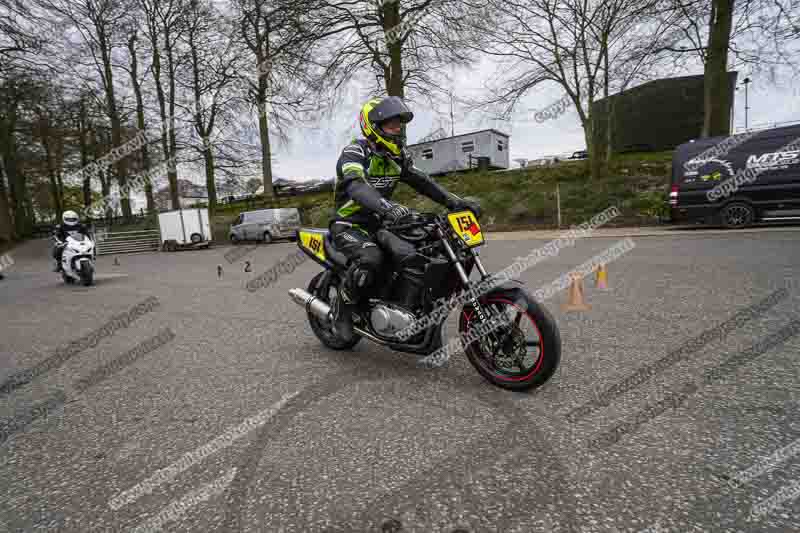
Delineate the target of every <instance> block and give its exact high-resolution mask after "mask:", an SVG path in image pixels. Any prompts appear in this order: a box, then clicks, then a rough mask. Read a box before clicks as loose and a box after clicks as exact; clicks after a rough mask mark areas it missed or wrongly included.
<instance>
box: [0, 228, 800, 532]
mask: <svg viewBox="0 0 800 533" xmlns="http://www.w3.org/2000/svg"><path fill="white" fill-rule="evenodd" d="M620 238H621V237H609V238H592V239H585V240H582V241H577V242H576V244H575V246H574V247H571V248H567V249H564V250H562V251H561V252H560V254H559V255H558V256H557V257H554V258H550V259H547V260H546V261H543V262H542V263H540V264H539V265H537V266H535V267H533V268H532V269H531V270H528V271H526V272H525V273H523V275H522V279H523V281H525V282H526V284H527V286H528V287H529V289H530V290H531V291H534V290H535V289H537V288H539V287H541V286H543V285H545V284H548V283H550V282H551V281H553V280H555V279H556V278H558V277H559V276H560V275H562V274H564V273H565V272H567V271H568V270H569V269H571V268H574V267H576V266H578V265H579V264H581V263H583V262H584V261H586V260H588V259H589V258H591V257H592V256H593V255H595V254H598V253H600V252H602V251H604V250H605V249H607V248H608V247H609V246H611V245H612V244H614V243H615V242H618V241H619V240H620ZM633 239H634V242H635V244H636V247H635V248H634V249H633V250H631V251H630V252H628V253H627V254H626V255H624V256H623V257H621V258H619V259H618V260H617V261H615V262H614V263H612V264H610V265H609V266H608V283H609V286H610V290H607V291H600V290H597V289H595V288H593V284H592V282H591V280H587V282H586V284H585V297H586V299H587V301H588V303H589V304H590V305H591V309H590V310H588V311H585V312H582V313H564V312H562V310H561V308H560V305H561V303H562V302H563V301H564V300H565V297H566V294H565V292H562V293H560V294H558V295H557V296H556V297H555V298H553V299H552V300H549V301H547V302H545V305H546V306H547V307H548V309H549V310H550V311H551V312H552V314H553V315H554V316H555V318H556V320H557V322H558V326H559V328H560V331H561V337H562V362H561V366H560V368H559V370H558V371H557V373H556V374H555V375H554V377H553V378H552V379H551V380H550V381H549V382H548V383H546V384H545V385H544V386H543V387H541V388H539V389H537V390H535V391H534V392H531V393H511V392H508V391H504V390H502V389H499V388H496V387H493V386H492V385H490V384H488V383H486V382H485V381H484V380H483V379H482V378H481V377H480V376H479V375H478V373H477V372H476V371H475V370H474V369H473V368H472V367H471V366H470V364H469V362H468V361H467V360H466V358H465V357H463V356H460V357H456V358H454V359H452V360H451V361H450V363H449V364H448V365H447V366H446V367H444V368H440V369H433V370H427V369H420V368H417V366H416V364H415V363H416V361H415V358H414V357H413V356H409V355H404V354H399V353H395V352H392V351H390V350H388V349H385V348H383V347H379V346H376V345H374V344H372V343H370V342H368V341H365V340H362V342H361V343H360V344H358V345H357V346H356V347H355V348H354V349H353V350H352V351H350V352H335V351H332V350H328V349H326V348H324V347H323V346H322V345H321V343H320V342H319V341H318V340H317V339H316V337H314V335H313V333H312V331H311V329H310V327H309V326H308V323H307V320H306V317H305V313H304V311H303V310H302V309H301V308H300V307H298V306H297V305H296V304H294V303H293V302H292V301H291V300H290V298H289V297H288V295H287V291H288V290H289V289H290V288H292V287H303V288H305V287H306V286H307V284H308V282H309V281H310V279H311V277H312V276H313V275H314V274H315V273H316V272H318V271H319V270H320V269H319V267H318V266H316V264H314V263H312V262H311V261H308V262H306V263H304V264H302V265H300V266H299V267H297V269H296V270H294V271H293V272H291V273H284V274H281V277H280V278H279V279H278V280H277V281H276V282H275V283H274V284H272V285H271V286H269V287H267V288H263V289H259V290H257V291H255V292H249V291H247V290H246V289H245V283H246V282H247V281H248V280H250V279H252V278H253V277H255V276H257V275H259V274H260V273H262V272H263V271H264V270H266V269H268V268H270V267H271V266H273V265H274V264H275V263H276V262H277V261H279V260H281V259H284V258H285V257H286V256H287V255H289V254H290V253H293V252H294V251H295V250H296V247H295V245H294V244H291V243H275V244H272V245H267V246H259V247H257V248H256V249H255V250H254V251H253V252H252V253H251V254H250V255H248V256H247V257H245V258H242V259H241V260H239V261H238V262H237V263H236V264H233V265H231V264H228V263H227V262H226V260H225V259H224V257H223V256H224V254H225V252H226V251H228V250H229V248H227V247H214V248H211V249H209V250H200V251H186V252H176V253H147V254H131V255H120V256H117V259H118V261H119V265H118V266H117V265H114V258H113V257H101V258H100V260H99V263H98V267H97V284H96V286H93V287H81V286H67V285H64V284H63V282H62V281H61V279H60V276H59V275H57V274H54V273H52V272H49V270H50V268H51V261H50V260H49V255H48V253H49V251H48V250H47V243H46V241H37V242H32V243H28V244H26V245H24V246H22V247H19V248H17V249H15V250H13V251H12V255H13V257H14V260H15V264H14V265H12V266H11V267H9V268H8V269H7V270H6V271H4V274H5V275H6V277H5V279H4V280H3V281H0V381H2V382H3V383H4V384H6V389H2V387H0V417H2V418H3V421H1V422H0V424H2V427H0V431H2V433H0V436H2V439H1V440H3V441H4V442H3V443H2V444H0V480H2V482H0V502H2V504H1V505H0V531H45V530H46V531H59V530H61V531H76V532H86V531H156V530H159V528H160V529H162V530H164V531H181V532H184V531H185V532H188V531H193V532H194V531H204V532H205V531H269V532H273V531H275V532H295V531H297V532H301V531H302V532H306V531H326V532H340V531H341V532H346V531H403V532H406V531H414V532H429V531H436V532H439V531H441V532H447V533H450V532H453V531H458V530H461V531H469V532H477V531H502V532H532V531H536V532H538V531H542V532H550V531H578V532H590V531H626V532H628V531H797V530H800V515H798V511H800V499H798V498H792V494H793V493H792V492H791V491H788V492H787V491H786V490H784V493H781V494H783V495H784V496H783V499H784V500H785V501H784V502H783V503H782V504H781V505H780V506H776V507H775V508H774V509H772V508H771V509H770V510H769V512H767V513H765V514H763V515H761V516H759V517H758V518H757V519H751V520H750V521H748V516H749V515H750V514H751V511H752V509H753V506H754V505H756V504H758V503H759V502H763V501H764V500H765V499H767V498H769V497H770V496H772V495H774V494H776V493H778V492H779V491H781V490H782V489H785V488H786V487H789V489H791V488H792V487H793V486H794V485H792V483H795V481H794V480H797V479H798V473H799V472H800V454H798V456H796V457H795V456H794V455H790V456H789V457H782V459H781V461H780V462H779V464H775V465H772V466H771V467H769V468H767V469H765V471H764V472H763V473H760V475H758V476H757V477H754V478H753V479H752V480H751V481H749V482H748V483H747V484H745V485H744V486H739V487H734V486H731V485H730V484H729V483H728V482H727V478H729V477H730V476H733V475H734V474H737V473H738V472H740V471H742V470H744V469H747V468H749V467H751V466H753V465H754V464H756V463H757V462H758V461H760V460H763V459H764V458H766V457H768V456H770V454H773V453H774V452H775V451H776V450H779V449H780V448H782V447H785V446H787V445H790V444H792V443H793V442H794V441H795V440H797V439H798V438H800V409H798V402H799V401H800V396H799V395H798V393H799V392H800V385H799V384H800V380H799V379H798V377H799V375H800V362H798V354H800V335H796V336H790V337H789V338H788V339H787V340H784V341H783V342H780V343H778V344H777V345H774V346H771V347H769V348H768V349H766V350H762V353H759V352H758V350H757V351H756V352H754V354H750V355H747V356H746V357H745V358H744V359H741V364H739V365H738V366H736V367H735V368H734V369H733V370H732V371H731V372H730V373H728V374H726V375H725V377H724V378H723V379H722V380H720V381H718V382H715V383H712V384H708V385H703V386H701V387H699V388H698V389H697V391H696V392H695V393H693V394H690V395H688V396H687V397H685V398H684V399H683V400H682V401H681V402H679V403H678V404H675V405H671V406H670V407H669V408H666V409H661V411H662V412H657V413H655V414H653V413H651V415H649V416H650V418H646V417H645V418H641V417H640V418H636V417H637V416H638V415H637V413H640V412H642V410H643V409H644V408H645V407H646V406H647V405H652V404H654V403H657V402H658V401H659V400H660V399H663V398H665V397H668V396H669V395H670V393H671V392H673V391H676V390H678V389H681V388H682V387H684V386H685V385H686V384H687V383H692V382H693V381H697V380H698V379H701V378H702V376H703V374H704V371H706V370H708V369H711V368H714V367H716V366H717V365H719V364H720V363H722V362H723V361H725V360H726V359H727V358H730V357H734V356H736V355H737V354H739V353H740V352H742V351H744V350H746V349H747V348H749V347H750V346H751V345H753V344H755V343H757V342H759V341H761V340H763V339H765V338H767V337H769V336H770V335H772V334H774V333H775V332H777V331H779V330H781V328H783V327H785V326H787V325H789V324H790V323H792V321H794V320H797V319H798V318H800V233H798V232H796V231H787V230H785V229H781V228H777V229H774V230H770V231H761V232H755V233H743V232H722V233H719V234H713V235H709V234H697V233H692V232H686V233H684V234H677V235H669V236H663V237H660V236H648V237H647V238H642V239H640V240H637V239H636V237H635V236H634V237H633ZM545 242H546V241H544V240H497V241H493V242H492V241H490V242H489V244H488V246H486V247H484V248H483V249H482V257H483V259H484V261H485V263H486V265H487V267H489V268H490V269H491V270H499V269H501V268H503V267H505V266H507V265H508V264H509V263H510V262H511V261H513V260H514V258H515V257H518V256H522V255H526V254H527V253H528V252H529V251H530V250H532V249H533V248H535V247H538V246H541V245H543V244H545ZM245 261H250V264H251V269H252V272H250V273H246V272H244V271H243V269H244V266H245ZM218 266H222V270H223V271H222V275H221V276H218V271H217V267H218ZM780 289H785V290H786V291H787V292H786V294H785V295H782V296H780V298H778V301H777V303H775V304H774V305H773V306H772V307H770V308H769V309H768V310H767V311H765V312H764V313H763V314H761V315H759V316H756V317H754V318H752V319H750V320H747V321H746V322H745V323H744V324H742V325H741V326H740V327H737V328H736V329H735V330H733V331H731V332H730V333H728V334H726V335H725V336H724V337H723V338H721V339H718V340H712V341H711V342H709V343H707V344H706V345H704V346H701V347H700V348H699V349H697V350H696V352H694V353H693V354H691V355H690V356H687V357H685V358H684V359H682V360H680V361H678V362H676V363H675V364H674V365H670V366H669V367H667V368H665V369H663V370H662V371H660V372H658V373H656V374H655V375H653V376H652V377H651V378H650V379H649V380H647V381H646V382H644V383H642V384H640V385H638V386H637V387H635V388H633V389H631V390H627V391H625V392H624V393H622V394H619V395H618V396H617V397H615V398H613V399H612V400H611V401H610V402H609V403H608V405H606V406H602V405H601V406H599V407H598V408H597V409H596V410H595V411H594V412H593V413H592V414H591V415H589V416H586V417H584V418H582V419H578V420H573V421H568V420H567V417H566V415H567V413H569V412H570V411H572V410H573V409H575V408H577V407H579V406H582V405H584V404H586V403H587V402H592V401H596V399H597V398H598V397H602V394H601V393H603V391H605V390H606V389H608V388H609V387H612V386H614V385H615V384H617V383H619V382H620V381H621V380H622V379H624V378H626V377H627V376H629V375H631V374H632V373H633V372H634V371H636V370H637V369H639V368H641V367H643V366H644V365H646V364H648V363H652V362H654V361H657V360H659V359H661V358H663V357H664V356H665V355H667V354H668V353H669V352H670V351H672V350H674V349H676V348H677V347H678V346H679V345H681V344H682V343H684V342H686V341H688V340H690V339H692V338H693V337H695V336H697V335H700V334H701V333H703V332H704V331H706V330H708V329H710V328H713V327H714V326H716V325H718V324H720V323H722V322H724V321H725V320H727V319H729V318H730V317H732V316H734V315H735V313H736V312H737V311H740V310H742V309H745V308H747V307H748V306H750V305H753V304H755V303H757V302H759V301H761V300H763V299H765V298H767V297H768V296H769V295H771V294H773V293H775V291H778V290H780ZM780 294H783V293H780ZM148 298H151V300H150V301H151V302H152V301H153V300H152V298H156V299H157V302H158V304H157V305H155V306H154V307H153V308H152V309H149V310H147V311H146V312H143V313H140V315H139V316H137V317H136V318H135V319H134V320H132V321H130V322H129V323H126V324H122V325H120V323H119V322H117V325H116V326H114V327H107V328H106V329H105V330H100V332H99V334H98V335H96V336H95V341H96V345H94V346H91V344H94V343H88V344H87V343H84V342H83V341H81V339H84V338H87V335H89V334H91V333H92V332H93V331H97V330H99V329H100V328H101V327H102V326H103V325H104V324H107V323H108V322H109V321H111V320H113V319H114V318H115V316H116V317H117V318H118V317H119V316H122V314H125V313H128V312H130V310H131V309H133V308H134V306H136V305H137V304H140V303H142V302H144V301H146V300H147V299H148ZM453 323H454V317H452V316H451V318H450V320H449V321H448V325H449V331H453V328H454V324H453ZM164 331H168V332H172V333H170V334H169V335H167V336H163V335H162V336H161V337H159V339H161V340H158V341H157V342H150V340H151V339H153V338H154V337H156V336H158V335H159V334H160V332H164ZM173 334H174V335H173ZM98 338H99V340H98ZM70 342H74V344H73V345H72V346H73V348H68V347H69V343H70ZM142 343H144V344H142ZM140 344H142V346H145V349H138V350H134V348H136V347H137V346H138V345H140ZM59 349H61V351H58V350H59ZM148 350H149V351H148ZM37 365H38V366H37ZM28 369H38V371H37V372H35V373H34V374H30V373H29V374H28V375H27V378H28V379H26V378H25V374H24V371H25V370H28ZM15 376H16V377H15ZM20 376H23V377H22V378H20ZM9 384H11V385H9ZM77 384H79V386H78V385H77ZM634 419H636V420H638V423H637V424H636V427H634V428H633V429H630V430H629V432H628V433H626V434H624V435H622V436H621V438H619V440H618V442H616V443H612V444H610V445H605V446H598V445H596V444H592V443H593V442H595V441H593V439H595V438H596V437H597V436H598V435H601V434H603V433H604V432H607V431H609V430H610V429H612V428H614V427H615V426H618V425H619V424H620V423H622V422H625V421H631V420H634ZM797 448H798V450H800V447H797ZM795 492H798V491H795ZM779 495H780V494H779ZM648 528H649V529H648Z"/></svg>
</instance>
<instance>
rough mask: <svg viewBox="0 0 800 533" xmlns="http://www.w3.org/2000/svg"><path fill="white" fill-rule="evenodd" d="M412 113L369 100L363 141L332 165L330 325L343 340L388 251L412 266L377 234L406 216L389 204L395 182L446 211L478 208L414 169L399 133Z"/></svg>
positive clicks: (403, 249)
mask: <svg viewBox="0 0 800 533" xmlns="http://www.w3.org/2000/svg"><path fill="white" fill-rule="evenodd" d="M413 118H414V114H413V113H412V112H411V111H410V110H409V108H408V107H407V106H406V104H405V103H404V102H403V100H402V99H400V98H399V97H397V96H388V97H385V98H373V99H371V100H370V101H369V102H367V103H366V104H364V106H363V107H362V108H361V112H360V115H359V122H360V125H361V133H362V135H363V136H364V138H363V139H356V140H354V142H353V143H351V144H350V145H349V146H347V147H345V148H344V150H342V153H341V155H340V157H339V160H338V162H337V163H336V182H335V186H334V202H335V206H336V214H335V216H334V217H333V218H332V219H331V222H330V225H329V229H330V233H331V239H332V240H333V243H334V245H335V246H336V248H337V249H338V250H340V251H341V252H342V253H343V254H344V255H345V256H347V258H348V263H349V267H348V270H347V274H346V275H345V279H344V283H343V287H341V289H342V290H341V291H340V293H341V298H337V299H336V302H335V304H334V306H333V307H334V309H333V326H334V329H335V331H336V333H337V335H339V336H341V337H342V338H345V339H351V338H352V336H353V320H352V312H353V310H354V309H355V307H356V305H357V304H358V302H359V300H360V297H361V296H362V295H363V294H365V293H366V291H367V290H369V289H370V288H371V287H372V285H373V284H374V283H375V281H376V279H377V274H378V270H379V269H380V268H381V266H382V265H383V263H384V261H385V259H386V256H385V253H384V252H388V255H389V258H390V259H392V260H393V261H394V262H395V264H396V265H398V266H399V267H400V268H403V267H413V266H414V260H415V255H416V250H415V248H414V246H413V245H412V244H411V243H409V242H407V241H404V240H403V239H400V238H399V237H397V236H396V235H394V234H393V233H391V232H389V231H387V230H385V229H382V225H383V224H384V223H389V224H394V223H397V221H398V220H400V219H402V218H403V217H404V216H406V215H408V214H409V209H408V208H407V207H406V206H404V205H402V204H399V203H395V202H391V201H390V199H391V197H392V193H393V192H394V189H395V186H396V184H397V182H398V181H401V182H404V183H406V184H408V185H410V186H411V187H412V188H414V189H415V190H416V191H417V192H419V193H420V194H423V195H424V196H427V197H428V198H430V199H431V200H433V201H434V202H436V203H438V204H441V205H444V206H445V207H446V208H447V209H449V210H451V211H460V210H471V211H472V212H473V213H474V214H475V216H476V217H479V216H480V214H481V211H480V207H479V206H478V205H477V204H475V203H474V202H469V201H467V200H464V199H462V198H459V197H458V196H456V195H454V194H452V193H450V192H448V191H447V190H445V189H444V187H442V186H441V185H439V184H438V183H436V182H435V181H433V180H432V179H431V178H430V177H429V176H428V175H427V174H425V173H423V172H422V171H421V170H419V169H418V168H416V167H415V166H414V163H413V161H412V159H411V156H410V154H409V153H408V151H407V150H406V147H405V137H404V134H403V129H404V126H405V125H406V124H408V123H409V122H411V120H412V119H413Z"/></svg>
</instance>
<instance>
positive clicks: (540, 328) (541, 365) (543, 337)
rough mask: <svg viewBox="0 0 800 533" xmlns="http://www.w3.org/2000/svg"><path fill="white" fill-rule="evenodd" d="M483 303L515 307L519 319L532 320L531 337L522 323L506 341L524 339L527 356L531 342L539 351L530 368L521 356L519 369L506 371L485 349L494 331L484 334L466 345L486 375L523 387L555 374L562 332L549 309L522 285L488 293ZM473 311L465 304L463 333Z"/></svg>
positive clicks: (508, 386) (501, 384)
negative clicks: (520, 287) (525, 364)
mask: <svg viewBox="0 0 800 533" xmlns="http://www.w3.org/2000/svg"><path fill="white" fill-rule="evenodd" d="M481 303H482V304H483V305H484V306H485V307H487V306H492V307H500V308H501V309H502V308H503V307H506V308H508V307H513V308H516V311H515V313H516V314H517V316H518V317H519V320H518V322H519V323H520V324H521V323H522V320H527V321H529V322H530V323H531V324H532V325H533V328H534V332H533V333H535V335H532V336H530V337H528V336H527V335H525V334H524V333H523V332H522V330H521V329H520V328H519V327H515V328H514V329H515V330H516V332H518V333H516V335H515V336H514V337H509V338H508V340H507V341H506V343H508V342H510V341H518V340H521V341H524V344H525V351H526V357H527V355H528V354H527V350H528V347H530V346H535V348H534V351H535V352H536V355H535V356H533V357H532V359H533V363H532V364H531V365H530V368H527V369H524V368H523V365H522V364H521V363H519V359H518V360H517V363H516V366H518V367H519V368H520V371H519V372H513V373H512V372H508V371H504V370H502V369H501V368H499V367H498V366H497V364H496V362H497V358H496V357H492V354H488V353H486V352H487V350H486V349H485V347H484V343H488V339H489V338H490V337H491V334H489V335H482V336H481V337H480V338H479V339H478V340H475V341H473V342H472V343H471V344H469V345H468V346H466V354H467V358H468V359H469V362H470V363H471V364H472V366H474V367H475V369H476V370H477V371H478V373H479V374H480V375H481V376H483V377H484V379H486V380H487V381H489V382H490V383H492V384H493V385H496V386H498V387H501V388H503V389H508V390H514V391H523V390H529V389H534V388H536V387H540V386H542V385H544V384H545V382H547V380H549V379H550V377H552V375H553V373H554V372H555V371H556V369H557V368H558V365H559V362H560V361H561V335H560V334H559V331H558V326H557V324H556V321H555V320H554V319H553V316H552V315H551V314H550V312H549V311H547V309H546V308H545V307H544V306H542V305H541V304H539V303H538V302H536V301H535V300H534V299H533V297H532V296H530V295H529V294H528V293H527V292H526V291H524V290H522V289H517V290H515V291H513V292H506V291H503V292H501V293H497V294H488V295H486V297H485V298H481ZM485 307H484V308H485ZM474 315H475V313H474V310H473V309H472V307H471V305H469V304H468V305H465V306H464V308H463V309H462V311H461V314H460V316H459V331H460V332H461V334H462V335H465V334H466V333H467V332H468V330H469V323H470V318H472V316H474ZM504 331H508V329H507V328H505V327H502V328H498V329H497V330H495V332H497V333H501V332H504ZM518 346H519V345H518ZM515 349H516V348H515ZM500 355H505V356H507V352H506V348H503V351H502V352H501V353H500ZM490 358H492V360H490Z"/></svg>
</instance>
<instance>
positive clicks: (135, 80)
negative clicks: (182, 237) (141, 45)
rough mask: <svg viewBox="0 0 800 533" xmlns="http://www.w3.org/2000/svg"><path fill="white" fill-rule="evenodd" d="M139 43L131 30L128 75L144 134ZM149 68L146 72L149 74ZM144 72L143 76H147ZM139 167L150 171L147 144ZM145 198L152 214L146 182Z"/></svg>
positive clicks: (152, 201)
mask: <svg viewBox="0 0 800 533" xmlns="http://www.w3.org/2000/svg"><path fill="white" fill-rule="evenodd" d="M138 42H139V32H138V30H137V29H133V30H132V32H131V33H130V35H129V36H128V57H129V58H130V68H129V69H128V75H129V76H130V80H131V87H132V88H133V94H134V97H135V98H136V125H137V127H138V129H139V131H141V132H144V131H146V130H147V121H146V119H145V108H144V98H143V96H142V83H143V80H142V79H140V78H139V58H138V49H137V43H138ZM149 70H150V69H149V68H148V69H147V72H149ZM147 72H145V75H146V74H147ZM141 167H142V170H145V171H146V170H149V169H150V147H149V146H148V144H147V143H144V144H143V145H142V149H141ZM144 191H145V198H146V200H147V212H148V213H154V212H155V211H156V203H155V199H154V197H153V184H152V183H151V182H150V180H147V181H146V182H145V185H144Z"/></svg>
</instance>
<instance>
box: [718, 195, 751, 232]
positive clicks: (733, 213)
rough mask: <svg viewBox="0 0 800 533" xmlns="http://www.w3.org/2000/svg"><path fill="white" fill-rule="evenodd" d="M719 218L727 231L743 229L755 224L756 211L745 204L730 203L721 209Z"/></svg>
mask: <svg viewBox="0 0 800 533" xmlns="http://www.w3.org/2000/svg"><path fill="white" fill-rule="evenodd" d="M720 217H721V218H722V225H723V226H725V227H726V228H728V229H735V228H744V227H747V226H749V225H750V224H752V223H753V222H755V219H756V210H755V209H753V206H751V205H750V204H747V203H745V202H731V203H729V204H728V205H726V206H725V207H723V208H722V211H720Z"/></svg>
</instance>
